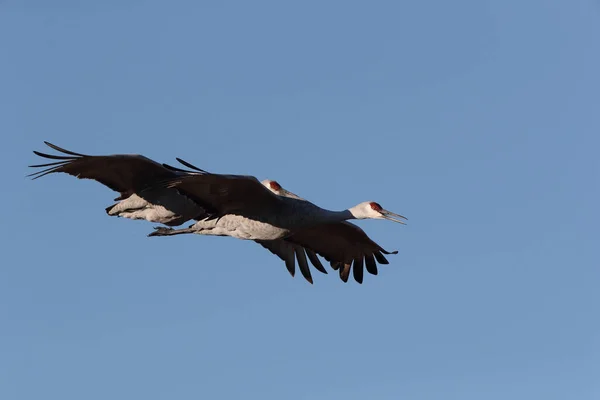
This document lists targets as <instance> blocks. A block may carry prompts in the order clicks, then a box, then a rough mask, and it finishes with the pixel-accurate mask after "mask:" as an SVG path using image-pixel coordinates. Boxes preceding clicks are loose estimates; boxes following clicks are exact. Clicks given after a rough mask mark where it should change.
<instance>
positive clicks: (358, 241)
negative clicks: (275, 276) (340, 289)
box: [286, 222, 398, 284]
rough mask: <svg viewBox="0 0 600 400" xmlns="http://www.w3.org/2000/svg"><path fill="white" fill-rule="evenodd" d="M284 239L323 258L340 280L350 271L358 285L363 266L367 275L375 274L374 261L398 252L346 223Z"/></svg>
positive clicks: (375, 264) (362, 277)
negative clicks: (337, 273)
mask: <svg viewBox="0 0 600 400" xmlns="http://www.w3.org/2000/svg"><path fill="white" fill-rule="evenodd" d="M286 240H288V241H290V242H292V243H295V244H297V245H300V246H303V247H304V248H305V249H306V250H307V251H310V252H313V253H316V254H318V255H319V256H321V257H323V258H324V259H325V260H327V261H328V262H329V263H330V266H331V268H333V269H334V270H336V271H338V272H339V276H340V279H341V280H342V281H343V282H348V279H349V277H350V273H351V272H352V275H353V277H354V280H355V281H356V282H357V283H359V284H361V283H362V282H363V280H364V270H365V269H366V271H367V272H368V273H369V274H371V275H377V274H378V269H377V263H379V264H382V265H387V264H389V261H388V260H387V258H386V257H385V256H384V254H385V255H389V254H397V253H398V251H397V250H395V251H387V250H385V249H384V248H382V247H381V246H380V245H378V244H377V243H375V242H374V241H373V240H372V239H371V238H369V237H368V236H367V234H366V233H365V232H364V231H363V230H362V229H360V228H359V227H358V226H356V225H354V224H351V223H349V222H341V223H335V224H322V225H319V226H317V227H311V228H307V229H301V230H299V231H297V232H295V233H294V234H292V235H291V236H289V237H288V238H286Z"/></svg>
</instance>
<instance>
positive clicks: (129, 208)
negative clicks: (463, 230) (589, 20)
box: [31, 142, 405, 282]
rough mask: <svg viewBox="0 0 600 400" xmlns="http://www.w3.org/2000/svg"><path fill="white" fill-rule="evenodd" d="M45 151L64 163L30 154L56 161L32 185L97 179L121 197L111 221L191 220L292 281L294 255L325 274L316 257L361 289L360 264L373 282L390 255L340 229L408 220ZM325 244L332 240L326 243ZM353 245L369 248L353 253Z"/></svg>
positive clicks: (137, 159) (134, 162)
mask: <svg viewBox="0 0 600 400" xmlns="http://www.w3.org/2000/svg"><path fill="white" fill-rule="evenodd" d="M45 143H46V144H47V145H48V146H49V147H51V148H53V149H54V150H57V151H59V152H61V153H63V154H66V155H50V154H45V153H40V152H34V153H35V154H36V155H38V156H40V157H43V158H47V159H54V160H58V161H55V162H52V163H48V164H38V165H32V167H36V168H40V167H43V168H44V169H43V170H40V171H37V172H35V173H33V174H31V176H33V177H34V179H36V178H39V177H41V176H44V175H46V174H49V173H54V172H65V173H68V174H71V175H73V176H76V177H78V178H88V179H94V180H96V181H98V182H100V183H102V184H104V185H105V186H107V187H109V188H111V189H113V190H115V191H117V192H120V196H119V197H117V198H116V199H115V201H118V202H117V203H116V204H114V205H112V206H110V207H108V208H107V209H106V211H107V213H108V214H109V215H116V216H122V217H125V218H131V219H145V220H148V221H151V222H158V223H162V224H165V225H169V226H177V225H181V224H182V223H184V222H185V221H188V220H192V219H194V220H196V221H198V222H196V224H198V223H203V224H206V223H212V224H214V229H215V230H214V233H213V234H217V235H225V236H232V237H237V238H240V239H250V240H254V241H256V242H258V243H260V244H261V245H263V247H266V248H267V249H269V250H270V251H271V252H273V253H274V254H277V255H278V256H279V257H280V258H282V259H283V260H284V261H286V266H287V267H288V270H290V273H292V275H293V270H292V269H291V266H290V264H291V265H293V256H294V254H295V255H296V258H297V259H298V263H299V265H300V270H301V272H302V274H303V276H304V277H305V278H306V279H307V280H308V281H309V282H312V277H310V271H309V269H308V265H307V262H306V256H308V258H309V259H310V261H311V263H312V264H313V265H314V266H315V268H316V269H317V270H319V271H321V272H326V271H325V270H324V268H323V267H322V265H321V263H320V262H319V260H318V257H316V255H315V253H316V254H320V255H322V256H323V257H324V258H325V259H326V260H328V261H330V263H331V266H332V267H333V268H334V269H339V271H340V277H341V278H342V280H344V281H347V279H348V276H349V272H350V265H351V264H352V263H354V278H355V280H356V281H357V282H362V275H363V271H362V270H363V264H366V266H367V271H368V272H370V273H373V274H376V273H377V270H376V264H375V261H374V260H375V259H377V261H379V262H380V263H382V264H387V263H388V262H387V260H386V259H385V257H384V256H383V254H382V253H384V254H390V253H389V252H387V251H385V250H383V249H382V248H381V247H380V246H378V245H377V244H376V243H374V242H373V241H372V240H371V239H369V238H368V236H367V235H366V234H365V233H364V231H362V230H361V229H360V228H358V227H357V226H355V225H352V224H350V223H348V222H344V221H346V220H348V219H365V218H375V219H388V220H392V221H394V222H399V223H404V222H403V221H402V220H403V219H405V218H404V217H403V216H400V215H398V214H394V213H392V212H389V211H387V210H384V209H383V208H381V206H379V204H377V203H375V202H364V203H361V204H359V205H357V206H355V207H352V208H350V209H348V210H344V211H329V210H325V209H322V208H320V207H318V206H316V205H314V204H313V203H310V202H308V201H306V200H304V199H301V198H299V197H298V196H296V195H293V194H291V193H290V192H287V191H282V190H283V189H282V188H281V187H280V186H279V185H278V184H277V183H276V182H274V181H263V183H261V182H259V181H258V180H257V179H256V178H254V177H251V176H242V175H220V174H212V173H208V172H206V171H204V170H201V169H199V168H197V167H194V166H192V165H191V164H189V163H186V162H184V161H183V160H180V159H178V160H179V161H180V162H182V164H184V165H186V166H188V167H192V168H193V169H194V171H184V170H181V169H178V168H174V167H171V166H168V165H166V164H159V163H157V162H155V161H153V160H150V159H148V158H146V157H144V156H140V155H111V156H87V155H84V154H80V153H74V152H71V151H68V150H65V149H62V148H60V147H58V146H55V145H53V144H50V143H47V142H45ZM274 184H275V186H274ZM277 186H279V188H277ZM278 191H279V192H280V193H278ZM219 224H221V225H219ZM188 229H190V228H188ZM180 231H185V230H180ZM350 232H352V234H349V233H350ZM182 233H183V232H182ZM194 233H198V232H194ZM331 236H333V239H331ZM325 237H330V240H326V241H324V240H323V239H324V238H325ZM358 239H360V240H363V241H364V243H365V244H366V245H363V246H356V243H357V240H358ZM365 249H367V250H368V251H366V252H365ZM290 254H291V257H290ZM290 259H291V262H290Z"/></svg>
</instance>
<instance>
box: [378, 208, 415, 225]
mask: <svg viewBox="0 0 600 400" xmlns="http://www.w3.org/2000/svg"><path fill="white" fill-rule="evenodd" d="M380 213H381V216H382V218H383V219H387V220H388V221H394V222H397V223H399V224H402V225H406V223H405V222H404V221H402V220H405V221H408V218H406V217H405V216H403V215H400V214H396V213H393V212H391V211H388V210H381V211H380Z"/></svg>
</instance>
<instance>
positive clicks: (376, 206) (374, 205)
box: [370, 201, 383, 212]
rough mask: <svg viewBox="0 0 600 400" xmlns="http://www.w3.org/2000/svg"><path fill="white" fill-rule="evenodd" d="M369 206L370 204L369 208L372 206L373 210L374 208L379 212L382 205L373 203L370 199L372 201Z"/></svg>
mask: <svg viewBox="0 0 600 400" xmlns="http://www.w3.org/2000/svg"><path fill="white" fill-rule="evenodd" d="M370 206H371V208H372V209H373V210H375V211H378V212H379V211H381V210H383V207H381V206H380V205H379V203H375V202H374V201H372V202H371V203H370Z"/></svg>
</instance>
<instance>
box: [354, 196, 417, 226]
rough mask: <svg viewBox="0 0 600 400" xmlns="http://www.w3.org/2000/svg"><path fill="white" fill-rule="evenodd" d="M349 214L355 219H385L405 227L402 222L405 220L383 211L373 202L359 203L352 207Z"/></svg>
mask: <svg viewBox="0 0 600 400" xmlns="http://www.w3.org/2000/svg"><path fill="white" fill-rule="evenodd" d="M350 213H352V215H353V216H354V218H356V219H387V220H389V221H394V222H397V223H399V224H403V225H405V222H404V221H403V220H406V219H407V218H406V217H404V216H402V215H400V214H395V213H393V212H391V211H388V210H385V209H383V207H381V206H380V205H379V203H375V202H374V201H365V202H364V203H360V204H359V205H357V206H354V207H352V208H351V209H350Z"/></svg>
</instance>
